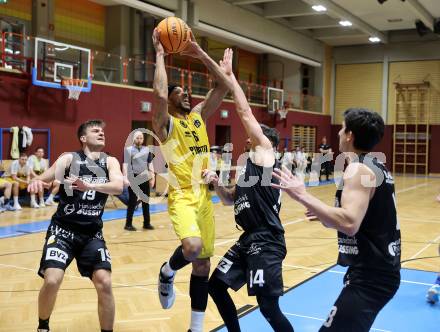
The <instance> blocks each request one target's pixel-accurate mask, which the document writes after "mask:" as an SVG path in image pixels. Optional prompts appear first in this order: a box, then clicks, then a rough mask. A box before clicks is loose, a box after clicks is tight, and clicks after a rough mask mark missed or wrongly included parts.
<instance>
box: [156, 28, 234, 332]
mask: <svg viewBox="0 0 440 332" xmlns="http://www.w3.org/2000/svg"><path fill="white" fill-rule="evenodd" d="M159 33H160V31H159V30H158V29H155V30H154V32H153V44H154V47H155V50H156V69H155V73H154V82H153V88H154V94H155V96H156V102H155V105H154V110H155V113H154V114H153V129H154V132H155V133H156V135H157V136H158V137H159V139H160V140H161V142H162V144H161V148H162V151H163V154H164V157H165V159H166V160H167V163H168V165H169V170H170V172H169V174H170V177H169V193H168V212H169V215H170V218H171V221H172V223H173V226H174V230H175V232H176V234H177V236H178V237H179V239H180V240H181V245H180V246H179V247H177V249H176V250H175V252H174V253H173V254H172V256H171V258H170V259H169V261H168V262H165V263H164V264H163V265H162V267H161V270H160V273H159V284H158V291H159V299H160V302H161V304H162V307H163V308H164V309H168V308H171V306H172V305H173V303H174V299H175V292H174V288H173V281H174V277H175V275H176V271H177V270H179V269H181V268H183V267H184V266H186V265H188V264H189V263H192V274H191V281H190V290H189V293H190V297H191V308H192V312H191V326H190V330H189V331H191V332H202V331H203V319H204V312H205V310H206V305H207V301H208V275H209V269H210V260H209V258H210V257H211V256H212V255H213V251H214V238H215V225H214V217H213V206H212V202H211V195H210V194H209V192H208V185H207V184H203V182H202V170H203V169H204V168H205V167H207V166H208V161H209V142H208V135H207V132H206V127H205V120H206V119H207V118H208V117H209V116H210V115H211V114H212V113H213V112H215V111H216V110H217V108H218V107H219V106H220V104H221V102H222V100H223V98H224V96H225V94H226V92H227V90H228V89H227V87H226V86H227V84H228V82H227V77H226V76H225V74H224V73H223V71H222V70H221V69H220V67H219V66H218V65H217V64H216V63H215V61H213V60H212V59H211V58H210V57H209V56H208V55H207V54H206V53H205V52H204V51H203V50H202V49H201V48H200V46H199V45H198V44H197V42H196V41H195V40H194V36H191V37H192V40H191V41H189V42H188V46H187V47H186V48H185V50H184V52H183V54H185V55H188V56H192V57H195V58H197V59H199V60H200V61H201V62H202V63H204V64H205V65H206V67H207V68H208V70H209V71H210V72H211V74H213V76H214V78H215V79H216V81H217V86H216V88H214V89H213V90H211V91H209V93H208V95H207V96H206V98H205V100H204V101H203V102H201V103H200V104H198V105H197V106H195V107H194V108H193V109H192V110H191V108H190V104H189V100H188V94H187V93H186V91H185V90H184V89H183V88H182V87H180V86H168V79H167V74H166V71H165V63H164V57H165V52H164V48H163V46H162V44H161V43H160V41H159Z"/></svg>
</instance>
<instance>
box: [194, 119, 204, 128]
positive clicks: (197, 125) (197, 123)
mask: <svg viewBox="0 0 440 332" xmlns="http://www.w3.org/2000/svg"><path fill="white" fill-rule="evenodd" d="M201 125H202V123H201V122H200V121H199V120H195V121H194V126H196V128H199V127H200V126H201Z"/></svg>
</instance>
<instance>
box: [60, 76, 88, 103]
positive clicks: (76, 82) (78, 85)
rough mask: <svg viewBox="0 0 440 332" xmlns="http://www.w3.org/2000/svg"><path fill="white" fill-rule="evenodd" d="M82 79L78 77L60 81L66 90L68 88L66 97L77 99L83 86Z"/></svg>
mask: <svg viewBox="0 0 440 332" xmlns="http://www.w3.org/2000/svg"><path fill="white" fill-rule="evenodd" d="M84 83H85V82H84V81H83V80H80V79H63V80H62V81H61V85H62V86H64V87H65V88H66V89H67V90H69V97H68V99H72V100H78V99H79V95H80V94H81V92H82V88H83V87H84Z"/></svg>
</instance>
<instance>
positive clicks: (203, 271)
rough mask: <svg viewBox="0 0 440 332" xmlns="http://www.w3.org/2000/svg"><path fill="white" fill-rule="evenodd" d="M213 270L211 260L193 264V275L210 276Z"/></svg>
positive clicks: (202, 260) (201, 260)
mask: <svg viewBox="0 0 440 332" xmlns="http://www.w3.org/2000/svg"><path fill="white" fill-rule="evenodd" d="M210 269H211V262H210V260H209V259H198V260H196V261H194V262H193V272H192V273H193V274H195V275H197V276H208V275H209V270H210Z"/></svg>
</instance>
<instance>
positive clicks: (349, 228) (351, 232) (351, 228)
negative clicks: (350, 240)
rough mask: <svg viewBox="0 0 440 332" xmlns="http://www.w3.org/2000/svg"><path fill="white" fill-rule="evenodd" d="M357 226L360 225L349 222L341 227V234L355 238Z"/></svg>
mask: <svg viewBox="0 0 440 332" xmlns="http://www.w3.org/2000/svg"><path fill="white" fill-rule="evenodd" d="M359 226H360V225H358V224H357V223H354V222H351V223H349V224H348V225H346V226H345V227H343V229H341V232H342V233H344V234H345V235H347V236H350V237H351V236H355V235H356V234H357V232H358V231H359Z"/></svg>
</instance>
